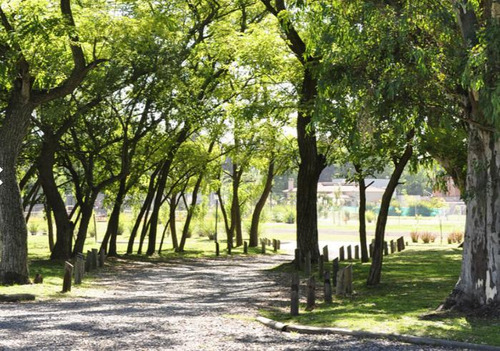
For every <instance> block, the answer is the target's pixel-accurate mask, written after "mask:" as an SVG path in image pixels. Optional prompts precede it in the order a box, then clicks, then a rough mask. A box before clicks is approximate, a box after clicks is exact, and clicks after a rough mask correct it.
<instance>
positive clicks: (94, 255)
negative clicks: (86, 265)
mask: <svg viewBox="0 0 500 351" xmlns="http://www.w3.org/2000/svg"><path fill="white" fill-rule="evenodd" d="M98 259H99V258H98V257H97V249H92V262H90V263H91V265H92V269H97V266H98V262H97V261H98Z"/></svg>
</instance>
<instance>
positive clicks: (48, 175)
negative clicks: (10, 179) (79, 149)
mask: <svg viewBox="0 0 500 351" xmlns="http://www.w3.org/2000/svg"><path fill="white" fill-rule="evenodd" d="M46 138H47V140H46V141H44V142H43V144H42V149H41V152H40V155H39V156H38V158H37V160H36V163H37V169H38V174H39V176H40V182H41V184H42V188H43V193H44V194H45V198H46V199H47V204H48V205H49V207H50V208H51V209H52V211H53V213H54V220H55V222H56V243H55V246H54V250H52V254H51V256H50V258H51V259H53V260H55V259H69V258H70V257H71V240H72V236H73V226H72V225H71V221H70V219H69V217H68V213H67V212H66V205H65V203H64V200H63V198H62V196H61V194H60V192H59V189H58V188H57V184H56V180H55V177H54V165H55V153H56V144H55V143H56V142H55V141H54V140H53V139H51V138H50V136H48V135H47V137H46Z"/></svg>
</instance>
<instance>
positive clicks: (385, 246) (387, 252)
mask: <svg viewBox="0 0 500 351" xmlns="http://www.w3.org/2000/svg"><path fill="white" fill-rule="evenodd" d="M388 254H389V245H387V241H384V256H387V255H388Z"/></svg>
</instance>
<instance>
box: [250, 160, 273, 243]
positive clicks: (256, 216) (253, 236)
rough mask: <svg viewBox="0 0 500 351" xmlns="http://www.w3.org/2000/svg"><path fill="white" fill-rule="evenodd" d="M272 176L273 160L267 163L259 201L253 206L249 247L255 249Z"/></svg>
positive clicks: (271, 186)
mask: <svg viewBox="0 0 500 351" xmlns="http://www.w3.org/2000/svg"><path fill="white" fill-rule="evenodd" d="M273 176H274V159H271V160H270V161H269V166H268V167H267V175H266V181H265V183H264V189H263V190H262V194H261V195H260V198H259V200H258V201H257V203H256V204H255V208H254V210H253V213H252V223H251V225H250V243H249V246H250V247H257V246H258V245H259V222H260V214H261V213H262V210H263V209H264V206H265V204H266V201H267V198H268V197H269V194H270V193H271V189H272V188H273Z"/></svg>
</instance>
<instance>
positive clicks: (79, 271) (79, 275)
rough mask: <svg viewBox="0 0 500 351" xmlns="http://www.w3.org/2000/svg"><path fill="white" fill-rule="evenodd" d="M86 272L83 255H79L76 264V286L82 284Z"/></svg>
mask: <svg viewBox="0 0 500 351" xmlns="http://www.w3.org/2000/svg"><path fill="white" fill-rule="evenodd" d="M84 272H85V261H84V260H83V254H82V253H77V254H76V262H75V285H79V284H81V283H82V279H83V274H84Z"/></svg>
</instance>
